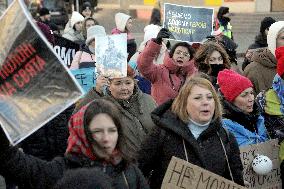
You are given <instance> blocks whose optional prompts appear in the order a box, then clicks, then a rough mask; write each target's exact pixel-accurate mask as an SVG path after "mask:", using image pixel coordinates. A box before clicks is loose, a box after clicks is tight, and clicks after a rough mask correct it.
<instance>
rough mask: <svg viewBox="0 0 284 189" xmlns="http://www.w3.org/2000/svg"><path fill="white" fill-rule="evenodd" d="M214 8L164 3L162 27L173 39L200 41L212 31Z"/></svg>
mask: <svg viewBox="0 0 284 189" xmlns="http://www.w3.org/2000/svg"><path fill="white" fill-rule="evenodd" d="M213 15H214V9H212V8H201V7H191V6H184V5H176V4H170V3H165V4H164V28H168V29H169V31H170V32H171V33H172V34H173V36H174V38H175V40H178V41H188V42H201V41H202V40H203V39H204V38H206V37H207V36H209V35H211V33H212V31H213V20H214V17H213Z"/></svg>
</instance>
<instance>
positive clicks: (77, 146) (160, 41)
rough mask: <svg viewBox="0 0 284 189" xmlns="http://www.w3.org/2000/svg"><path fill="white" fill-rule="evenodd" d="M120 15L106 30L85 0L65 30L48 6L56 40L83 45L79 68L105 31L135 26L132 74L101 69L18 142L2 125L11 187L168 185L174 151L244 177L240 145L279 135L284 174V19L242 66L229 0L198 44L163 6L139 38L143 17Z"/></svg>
mask: <svg viewBox="0 0 284 189" xmlns="http://www.w3.org/2000/svg"><path fill="white" fill-rule="evenodd" d="M113 19H114V23H115V25H116V27H115V28H113V30H112V31H105V28H104V27H103V25H104V23H98V21H97V20H96V19H95V16H94V7H92V6H91V4H90V3H89V2H85V3H84V4H83V6H82V9H81V11H80V12H76V11H74V12H72V15H71V18H70V20H69V22H68V23H67V25H66V27H65V28H64V30H63V31H60V30H59V29H58V27H57V26H56V25H55V24H53V23H52V22H51V21H50V12H49V10H48V9H46V8H41V9H40V10H39V18H38V20H37V21H36V22H37V25H38V26H39V28H40V29H41V30H42V32H43V33H44V35H45V36H46V38H47V39H48V41H49V42H50V43H51V45H54V36H55V35H61V36H62V37H64V38H66V39H68V40H70V41H72V42H74V43H77V44H79V45H80V49H79V51H77V52H76V54H75V57H74V59H73V61H72V64H71V67H70V69H71V70H76V69H81V68H95V67H96V62H95V56H96V54H95V47H96V46H95V44H96V37H99V36H106V35H107V34H106V33H111V34H112V35H116V34H121V33H126V34H127V53H128V57H127V61H128V65H127V76H126V77H119V78H109V77H106V76H104V75H98V77H97V79H96V85H95V86H94V87H93V88H91V89H90V91H89V92H88V93H87V94H86V95H85V96H84V97H83V98H81V99H80V100H79V101H78V102H76V104H74V105H73V106H71V107H69V108H67V109H66V110H65V111H64V112H62V113H61V114H59V115H58V116H57V117H55V118H54V119H53V120H51V121H50V122H49V123H47V124H46V125H44V126H43V127H42V128H41V129H39V130H38V131H36V132H35V133H33V134H32V135H31V136H29V137H28V138H27V139H25V140H24V141H23V142H21V143H20V144H19V145H18V146H14V147H13V146H11V145H9V141H8V140H7V138H6V136H5V134H4V132H3V131H1V132H0V135H1V136H0V149H1V155H0V160H1V162H2V163H1V165H0V174H1V175H2V176H3V177H4V178H5V180H6V187H7V188H16V187H18V188H29V189H31V188H38V189H39V188H40V189H43V188H53V189H59V188H65V189H71V188H72V189H73V188H74V189H75V188H101V189H110V188H115V189H124V188H125V189H138V188H139V189H147V188H152V189H158V188H160V187H161V184H162V181H163V178H164V175H165V173H166V170H167V167H168V164H169V162H170V160H171V158H172V156H175V157H178V158H180V159H183V160H185V161H187V162H190V163H193V164H195V165H197V166H199V167H201V168H204V169H206V170H209V171H211V172H213V173H215V174H217V175H220V176H222V177H225V178H227V179H229V180H232V181H234V182H235V183H237V184H239V185H243V186H244V185H245V183H246V182H247V181H245V180H244V178H243V165H242V162H241V158H240V149H239V148H240V147H244V146H248V145H251V144H258V143H261V142H265V141H268V140H270V139H278V140H279V145H280V153H279V157H280V162H281V176H282V177H284V167H283V166H284V163H283V162H282V160H283V159H284V151H283V149H284V145H283V146H282V140H283V137H284V129H283V127H284V21H276V20H275V19H273V18H271V17H266V18H263V20H262V21H261V23H260V30H259V34H258V35H257V36H256V37H255V42H254V43H253V44H251V45H250V46H249V47H248V50H247V51H246V54H245V59H244V62H243V63H242V69H241V68H239V67H238V60H237V56H236V48H237V46H238V45H237V44H236V43H235V42H234V37H233V26H232V25H231V24H230V13H229V7H220V9H219V11H218V13H217V16H216V18H215V21H214V32H213V33H212V35H210V36H208V37H206V38H205V39H204V40H203V41H202V43H200V44H198V45H196V44H190V43H187V42H177V43H175V44H174V45H172V44H171V43H170V42H169V40H167V39H169V38H171V36H172V34H171V32H170V31H169V30H168V29H166V28H162V25H161V13H160V9H159V8H155V9H153V11H152V16H151V20H150V22H149V25H147V26H146V27H145V28H144V39H143V42H142V43H141V44H139V45H137V43H136V41H135V38H134V37H133V34H132V27H133V25H135V23H134V22H135V21H134V19H133V18H132V17H131V16H130V15H127V14H125V13H121V12H119V13H117V14H116V15H115V18H113ZM100 24H101V25H100ZM3 182H4V180H3ZM3 187H4V186H3Z"/></svg>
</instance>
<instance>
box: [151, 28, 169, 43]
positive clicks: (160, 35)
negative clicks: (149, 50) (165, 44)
mask: <svg viewBox="0 0 284 189" xmlns="http://www.w3.org/2000/svg"><path fill="white" fill-rule="evenodd" d="M171 36H172V33H171V32H170V31H169V30H168V29H167V28H162V29H161V30H160V31H159V33H158V35H157V37H156V39H155V42H156V43H157V44H162V41H163V38H166V39H169V38H170V37H171Z"/></svg>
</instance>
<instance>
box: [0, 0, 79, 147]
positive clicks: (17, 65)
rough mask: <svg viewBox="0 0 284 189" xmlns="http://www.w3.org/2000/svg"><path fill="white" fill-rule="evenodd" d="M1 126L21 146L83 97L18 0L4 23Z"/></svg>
mask: <svg viewBox="0 0 284 189" xmlns="http://www.w3.org/2000/svg"><path fill="white" fill-rule="evenodd" d="M0 24H1V28H0V32H1V35H0V110H1V111H0V122H1V126H2V127H3V129H4V131H5V133H6V135H7V137H8V139H9V140H10V142H11V143H12V144H17V143H19V142H20V141H22V140H23V139H24V138H26V137H27V136H29V135H30V134H31V133H33V132H34V131H36V130H37V129H39V128H40V127H41V126H42V125H44V124H45V123H47V122H48V121H49V120H51V119H52V118H53V117H55V116H56V115H58V114H59V113H60V112H62V111H63V110H64V109H66V108H67V107H69V106H70V105H72V104H73V103H74V102H75V101H77V100H78V99H79V98H80V97H81V96H82V91H81V87H80V86H79V85H78V84H77V82H76V81H75V79H74V77H73V76H71V75H70V74H71V73H70V72H69V71H68V70H67V67H66V66H65V65H64V63H62V62H61V61H59V59H58V58H59V57H57V56H56V54H55V53H54V52H53V49H52V47H51V45H50V44H49V42H48V41H47V39H46V38H45V37H44V36H43V34H42V33H41V31H40V30H39V28H37V26H36V25H35V23H34V22H33V21H32V18H31V16H30V14H29V13H28V12H27V9H26V6H25V4H24V3H23V1H21V0H15V1H14V2H13V3H12V4H11V5H10V7H9V8H8V9H7V11H6V12H5V13H4V14H3V16H2V17H1V19H0Z"/></svg>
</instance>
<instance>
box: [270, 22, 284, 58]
mask: <svg viewBox="0 0 284 189" xmlns="http://www.w3.org/2000/svg"><path fill="white" fill-rule="evenodd" d="M267 44H268V48H269V50H270V51H271V53H272V54H273V55H274V56H275V49H276V48H277V47H281V46H284V21H278V22H275V23H274V24H272V25H271V26H270V28H269V31H268V34H267Z"/></svg>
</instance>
